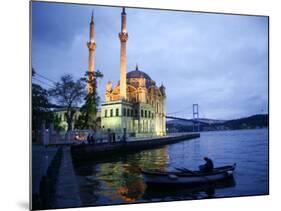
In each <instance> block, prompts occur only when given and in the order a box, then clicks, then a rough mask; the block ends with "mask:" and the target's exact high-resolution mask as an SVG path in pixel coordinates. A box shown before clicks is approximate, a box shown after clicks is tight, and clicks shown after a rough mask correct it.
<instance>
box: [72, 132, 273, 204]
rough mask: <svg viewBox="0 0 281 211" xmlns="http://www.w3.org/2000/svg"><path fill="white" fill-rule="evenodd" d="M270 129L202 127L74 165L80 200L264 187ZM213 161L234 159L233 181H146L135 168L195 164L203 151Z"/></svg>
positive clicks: (218, 193) (235, 192) (195, 195)
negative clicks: (188, 184)
mask: <svg viewBox="0 0 281 211" xmlns="http://www.w3.org/2000/svg"><path fill="white" fill-rule="evenodd" d="M267 133H268V130H266V129H260V130H243V131H221V132H205V133H202V134H201V137H200V138H198V139H194V140H187V141H184V142H179V143H177V144H173V145H169V146H164V147H162V148H159V149H151V150H145V151H141V152H137V153H134V154H128V155H123V156H117V157H114V156H111V157H108V158H107V159H105V160H103V161H89V162H86V163H82V164H81V163H80V164H76V165H75V173H76V178H77V181H78V185H79V191H80V198H81V201H82V205H85V206H86V205H105V204H119V203H134V202H148V201H170V200H181V199H199V198H213V197H225V196H239V195H257V194H267V193H268V134H267ZM203 156H210V157H211V158H213V160H214V162H215V165H216V166H221V165H228V164H233V163H234V162H236V163H237V169H236V172H235V176H234V177H235V181H234V180H231V181H226V182H224V183H222V184H215V185H214V186H208V187H206V186H197V187H193V188H184V187H183V188H172V189H171V188H169V189H167V187H162V188H161V189H159V188H155V187H147V186H146V184H145V183H144V181H143V178H142V175H141V174H140V171H139V168H145V169H160V170H174V168H176V167H186V168H189V169H197V168H198V165H200V164H202V157H203Z"/></svg>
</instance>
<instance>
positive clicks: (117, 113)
mask: <svg viewBox="0 0 281 211" xmlns="http://www.w3.org/2000/svg"><path fill="white" fill-rule="evenodd" d="M115 115H116V116H119V109H118V108H116V110H115Z"/></svg>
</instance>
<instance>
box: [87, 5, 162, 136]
mask: <svg viewBox="0 0 281 211" xmlns="http://www.w3.org/2000/svg"><path fill="white" fill-rule="evenodd" d="M128 38H129V36H128V32H127V29H126V12H125V8H123V10H122V13H121V32H120V33H119V39H120V44H121V49H120V81H118V83H117V85H116V86H113V84H112V82H111V81H108V82H107V84H106V91H105V102H104V103H102V105H101V127H102V128H104V129H110V130H112V131H115V132H121V131H123V129H124V128H126V131H127V133H128V134H130V135H131V136H136V137H145V136H163V135H166V118H165V116H166V111H165V101H166V92H165V87H164V86H163V85H161V86H160V87H158V86H157V85H156V82H155V81H154V80H152V79H151V78H150V76H149V75H148V74H146V73H145V72H143V71H141V70H140V69H139V68H138V65H136V68H135V70H133V71H130V72H128V73H127V64H126V62H127V61H126V60H127V58H126V45H127V41H128ZM87 46H88V49H89V60H88V65H89V66H88V69H89V72H92V73H93V72H94V53H95V49H96V44H95V40H94V19H93V15H92V17H91V23H90V40H89V42H88V43H87ZM89 75H90V74H89ZM89 77H90V76H89ZM91 91H92V87H89V86H88V92H91Z"/></svg>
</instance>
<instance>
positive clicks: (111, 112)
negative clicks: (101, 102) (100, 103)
mask: <svg viewBox="0 0 281 211" xmlns="http://www.w3.org/2000/svg"><path fill="white" fill-rule="evenodd" d="M110 116H111V117H113V109H110Z"/></svg>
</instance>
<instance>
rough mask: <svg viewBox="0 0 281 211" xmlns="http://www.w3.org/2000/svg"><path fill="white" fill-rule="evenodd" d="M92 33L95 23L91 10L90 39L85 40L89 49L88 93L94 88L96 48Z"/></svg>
mask: <svg viewBox="0 0 281 211" xmlns="http://www.w3.org/2000/svg"><path fill="white" fill-rule="evenodd" d="M94 34H95V24H94V13H93V11H92V16H91V22H90V40H89V42H87V46H88V49H89V58H88V71H89V74H88V80H89V83H88V85H87V89H88V94H89V93H93V90H94V87H93V80H94V69H95V60H94V55H95V49H96V43H95V40H94ZM91 82H92V83H91Z"/></svg>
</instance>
